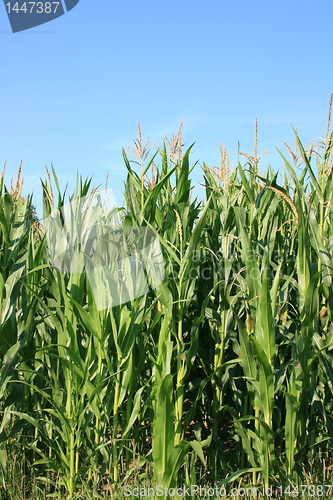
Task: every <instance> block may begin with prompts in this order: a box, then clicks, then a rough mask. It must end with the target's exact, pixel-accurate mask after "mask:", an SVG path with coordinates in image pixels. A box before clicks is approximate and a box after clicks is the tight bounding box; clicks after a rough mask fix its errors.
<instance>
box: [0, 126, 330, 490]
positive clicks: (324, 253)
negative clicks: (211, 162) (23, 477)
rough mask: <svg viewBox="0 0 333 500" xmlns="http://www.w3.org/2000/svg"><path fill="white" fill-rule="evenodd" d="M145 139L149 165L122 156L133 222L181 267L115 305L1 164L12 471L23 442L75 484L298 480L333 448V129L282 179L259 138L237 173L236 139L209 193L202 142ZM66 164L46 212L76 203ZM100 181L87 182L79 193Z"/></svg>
mask: <svg viewBox="0 0 333 500" xmlns="http://www.w3.org/2000/svg"><path fill="white" fill-rule="evenodd" d="M174 139H175V138H174ZM178 139H179V137H178ZM140 140H141V138H140V137H139V142H138V143H137V144H136V146H138V145H139V146H140V145H141V150H140V148H138V147H137V148H136V152H137V153H138V154H139V159H138V163H139V164H140V174H137V173H136V172H135V170H134V169H133V168H132V166H131V164H130V162H129V160H128V157H127V156H126V154H124V161H125V164H126V167H127V171H128V177H127V181H126V183H125V191H124V195H125V206H124V208H123V209H119V224H121V225H122V226H126V225H127V226H146V227H149V228H150V229H151V230H152V231H154V232H155V233H156V235H157V237H158V240H159V242H160V245H161V248H162V252H163V259H164V264H165V266H164V267H165V279H164V280H163V282H162V283H161V284H159V285H158V286H157V287H156V288H155V289H150V290H149V292H148V293H147V294H145V295H143V296H140V297H138V298H135V299H132V300H131V301H129V302H127V303H122V304H119V305H116V306H114V307H112V308H108V309H104V310H99V309H98V308H97V306H96V301H95V296H94V294H93V293H92V289H91V286H90V284H89V280H88V279H87V276H86V275H85V274H84V273H81V274H78V273H76V274H63V273H61V272H59V271H57V270H56V269H55V268H54V267H52V266H51V265H50V261H49V255H48V246H47V240H46V239H45V234H44V229H43V224H42V222H43V221H41V222H40V223H38V222H36V221H34V219H33V217H32V208H31V199H30V198H29V199H25V198H22V197H21V196H20V183H19V178H18V182H17V185H16V188H12V189H11V190H9V191H8V190H7V189H6V188H5V186H4V176H2V177H1V183H0V269H1V274H0V464H1V468H2V475H3V481H4V483H3V484H5V483H6V466H7V462H8V459H9V455H10V451H9V450H10V449H11V447H13V446H14V444H15V447H16V448H15V449H16V450H17V449H18V447H19V446H21V447H22V448H25V449H26V450H27V451H26V453H25V459H26V460H27V461H30V464H31V470H33V473H34V475H35V477H36V476H37V477H39V479H40V481H43V482H44V483H45V485H46V486H45V487H46V490H47V491H48V492H55V493H57V494H59V498H64V497H66V498H74V497H75V495H76V494H77V492H78V490H79V488H80V487H81V483H82V481H85V482H86V484H91V487H92V488H93V490H96V491H98V490H100V489H101V487H103V485H106V484H111V485H112V484H113V485H118V484H125V483H127V484H129V483H130V482H131V481H132V480H135V481H138V480H140V479H142V478H144V477H145V474H146V475H147V477H150V480H151V481H153V482H154V481H156V483H158V484H163V485H165V486H168V487H171V486H175V485H176V483H177V481H178V482H179V481H182V482H183V483H184V484H185V483H186V484H191V483H192V484H195V483H197V482H199V480H200V477H199V476H200V474H201V475H202V474H205V475H204V478H203V480H204V481H205V482H207V481H212V482H213V483H214V482H219V480H220V479H221V478H224V477H226V476H227V475H230V474H232V473H235V472H237V471H241V470H242V471H246V470H247V471H248V472H249V473H250V474H252V476H251V479H252V482H253V484H259V483H261V484H264V485H266V486H268V485H269V484H271V483H272V482H274V481H276V482H278V483H280V484H288V482H289V481H292V482H293V483H294V484H297V482H298V481H299V480H300V478H301V476H302V473H303V470H304V467H306V466H307V464H308V463H309V461H311V460H312V459H313V457H319V459H320V460H323V461H324V464H326V466H327V467H328V465H329V460H330V459H332V455H331V448H332V444H333V417H332V415H333V368H332V366H333V324H332V321H333V259H332V252H333V215H332V210H331V205H332V203H333V202H332V200H333V177H332V140H333V135H331V136H328V135H327V136H326V139H325V140H324V141H323V142H322V143H321V148H320V149H318V150H315V148H309V149H308V150H306V151H305V150H304V149H303V147H302V144H301V142H300V141H299V140H298V138H297V148H296V151H295V152H293V151H291V149H290V148H289V150H290V153H291V155H292V161H291V162H289V161H288V160H287V159H286V158H285V157H284V156H283V155H281V156H282V158H283V161H284V165H285V174H284V175H283V179H282V181H281V182H279V181H278V175H277V174H276V173H274V172H273V170H272V169H270V170H269V171H268V173H267V174H266V175H260V174H259V170H258V169H259V166H258V165H259V164H258V158H257V154H256V152H255V154H254V156H253V157H251V156H248V155H247V160H248V161H247V163H246V164H245V165H243V166H242V165H241V164H240V163H239V164H238V167H237V169H236V171H235V172H233V173H230V169H229V168H228V163H227V157H226V154H225V152H223V151H222V153H223V154H222V164H221V169H220V170H216V169H212V168H209V167H208V166H206V165H203V172H204V186H205V192H206V198H205V200H204V201H203V202H198V201H197V200H192V196H191V191H192V184H191V180H190V174H191V170H192V168H190V163H189V156H190V150H191V148H189V149H188V150H187V151H186V153H185V154H184V155H182V153H181V149H180V144H179V141H178V143H177V140H174V141H173V143H172V144H169V146H170V150H169V151H168V152H167V149H166V147H165V148H164V150H162V151H158V152H157V153H156V154H155V155H154V156H153V157H152V159H151V160H150V161H149V163H148V164H146V165H145V164H144V161H145V160H146V157H147V154H148V153H147V148H143V147H142V142H140ZM158 158H160V163H158V162H157V159H158ZM314 161H316V167H314V166H313V162H314ZM299 167H301V173H300V174H299V175H297V173H296V172H297V169H298V168H299ZM315 169H317V172H318V173H316V174H315V173H314V171H315ZM149 172H151V177H150V178H149V180H148V181H147V175H148V173H149ZM53 176H54V181H53V182H54V183H55V185H56V187H57V191H58V196H57V199H56V200H54V194H53V190H52V187H51V179H50V176H49V177H48V181H47V182H45V183H43V189H44V215H45V216H47V215H49V214H50V213H51V212H52V211H53V210H60V209H61V207H62V206H63V205H64V203H65V195H64V194H63V193H62V192H61V190H60V187H59V185H58V181H57V178H56V176H55V173H54V172H53ZM92 191H94V190H92V189H91V181H90V180H86V181H82V179H79V181H78V184H77V189H76V192H75V193H74V194H73V195H72V198H71V199H72V200H74V199H79V198H82V197H84V196H89V194H90V193H91V192H92ZM113 215H114V213H113ZM104 216H105V217H106V219H105V220H104V222H103V223H106V222H107V220H108V219H107V214H104ZM29 450H30V451H29ZM325 460H326V462H325ZM330 463H332V462H330ZM208 474H209V475H208Z"/></svg>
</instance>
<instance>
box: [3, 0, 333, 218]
mask: <svg viewBox="0 0 333 500" xmlns="http://www.w3.org/2000/svg"><path fill="white" fill-rule="evenodd" d="M332 19H333V4H332V2H331V0H319V1H316V2H315V1H309V0H302V1H301V0H269V1H268V0H266V1H263V0H252V1H244V0H233V1H230V0H228V1H226V0H205V1H203V0H168V1H165V0H154V1H153V0H141V1H139V0H131V1H128V0H122V1H112V0H80V2H79V4H78V5H77V6H76V7H75V8H74V9H72V10H71V11H70V12H68V13H67V14H66V15H64V16H62V17H60V18H58V19H56V20H54V21H52V22H50V23H47V24H44V25H42V26H39V27H37V28H34V29H31V30H27V31H25V32H20V33H16V34H12V33H11V31H10V25H9V21H8V19H7V16H6V9H5V7H4V5H0V62H1V83H0V85H1V95H0V110H1V123H0V161H1V162H4V161H5V160H6V161H7V171H6V184H7V185H8V186H9V180H10V178H11V177H14V176H15V174H16V170H17V166H18V164H19V162H20V160H21V159H22V160H23V177H24V178H25V189H24V193H28V192H31V191H34V192H35V202H36V204H37V207H39V206H40V196H41V194H40V193H41V189H40V187H39V184H40V183H39V177H40V176H41V177H42V178H44V177H45V170H44V165H47V166H50V163H51V162H53V164H54V167H55V170H56V172H57V174H58V177H59V180H60V182H61V185H62V187H63V188H64V187H65V185H66V183H67V182H69V191H71V189H73V186H74V181H75V177H76V172H77V171H78V172H79V173H80V174H82V175H83V176H84V177H86V176H90V175H93V176H94V177H93V183H94V185H97V184H99V183H100V182H103V181H104V180H105V175H106V172H109V185H110V188H113V189H114V190H116V191H122V189H123V181H124V180H125V179H126V169H125V166H124V164H123V160H122V153H121V148H122V147H123V146H124V147H125V145H126V144H131V143H132V140H133V139H134V138H136V132H137V122H140V123H141V127H142V133H143V137H144V139H146V138H147V137H148V136H149V137H150V138H151V142H152V143H153V142H157V141H161V139H162V138H163V136H168V137H170V136H171V134H172V133H176V132H177V129H178V126H179V123H180V121H181V120H184V127H183V140H184V142H185V143H186V146H190V144H191V143H193V142H195V143H196V144H195V146H194V147H193V151H194V153H193V154H192V160H193V162H194V161H196V160H199V163H201V162H203V161H204V162H206V163H207V164H210V165H216V166H217V165H218V164H219V150H218V147H217V144H218V143H219V142H222V144H223V146H226V147H227V149H228V152H229V154H230V157H231V161H232V162H233V163H236V162H237V156H233V155H232V153H234V152H236V151H237V148H238V141H239V142H240V147H241V151H244V152H247V153H252V151H253V130H254V122H255V119H256V118H258V120H259V148H258V149H259V152H262V151H263V150H265V149H268V150H270V151H275V147H276V146H277V147H279V148H280V147H281V148H282V149H283V148H284V146H283V145H282V144H281V141H286V142H288V143H293V132H292V125H293V126H294V127H298V129H299V134H300V137H301V140H302V141H303V142H304V143H305V144H306V145H307V144H308V142H309V141H310V140H312V139H314V138H316V137H318V136H322V137H323V136H324V135H325V130H326V123H327V107H328V102H329V98H330V95H331V93H332V92H333V65H332V44H333V41H332V27H333V23H332ZM159 144H160V145H161V144H162V143H161V142H160V143H159ZM265 159H267V162H268V161H269V163H270V164H271V165H272V166H273V167H274V168H276V169H281V166H282V162H281V160H280V159H279V157H278V155H277V154H274V155H267V156H266V157H265ZM263 165H265V164H264V163H263ZM201 178H202V173H201V170H200V167H199V166H198V167H197V168H196V170H195V173H194V174H193V180H194V182H199V180H200V179H201ZM117 197H118V200H119V201H120V204H121V202H122V196H121V194H119V195H117ZM39 215H41V214H40V213H39Z"/></svg>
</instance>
